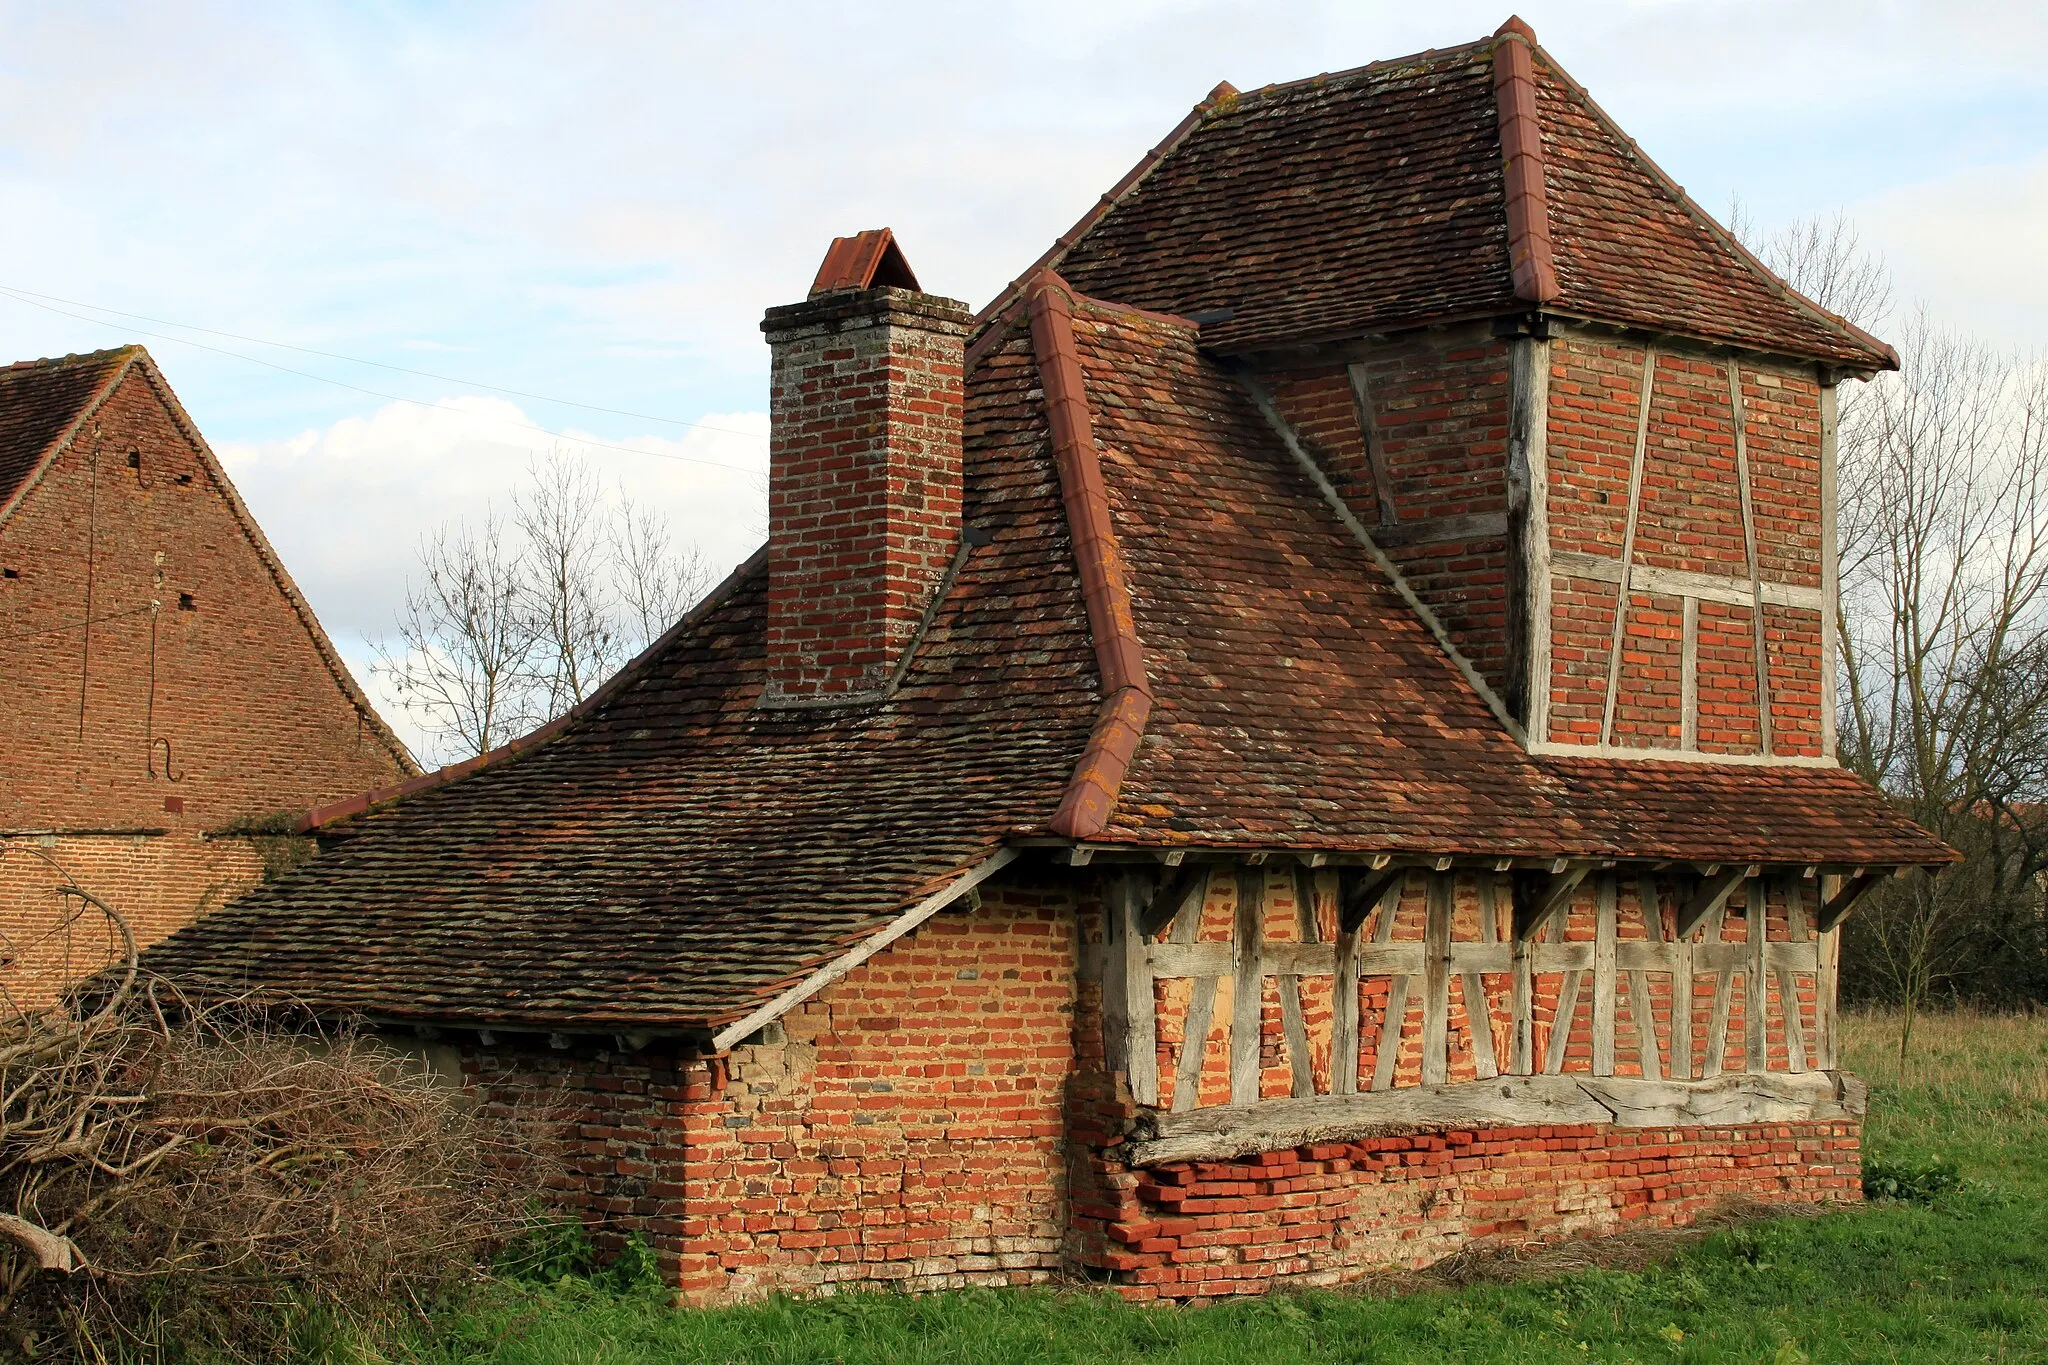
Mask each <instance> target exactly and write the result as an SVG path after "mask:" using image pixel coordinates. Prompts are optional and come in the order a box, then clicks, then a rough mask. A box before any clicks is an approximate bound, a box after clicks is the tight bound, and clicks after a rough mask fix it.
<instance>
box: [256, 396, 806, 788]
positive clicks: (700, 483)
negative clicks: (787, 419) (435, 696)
mask: <svg viewBox="0 0 2048 1365" xmlns="http://www.w3.org/2000/svg"><path fill="white" fill-rule="evenodd" d="M531 426H532V423H531V422H530V420H529V419H528V418H527V416H526V414H525V413H524V412H523V411H522V410H521V409H520V407H519V406H518V405H517V404H515V403H512V402H509V401H507V400H505V399H502V398H486V397H477V396H474V395H466V396H461V397H455V398H449V399H444V400H442V401H441V402H440V403H439V404H438V405H435V406H421V405H416V404H410V403H392V404H389V405H387V406H385V407H382V408H379V409H378V410H377V411H375V412H373V413H371V414H370V415H369V416H368V417H350V418H345V419H343V420H342V421H339V422H335V423H333V424H332V425H330V426H326V427H321V428H318V429H314V430H308V431H303V432H300V433H299V434H298V435H296V436H292V437H289V438H287V439H284V440H279V441H269V442H222V443H218V444H217V445H216V450H217V453H218V454H219V455H220V457H221V462H222V463H223V464H224V465H225V466H226V467H227V470H228V474H229V477H230V478H232V479H233V480H234V482H235V486H236V488H237V489H239V490H240V491H241V494H242V497H243V499H244V500H245V501H246V502H247V503H248V504H249V508H250V510H251V511H252V512H253V513H254V514H255V516H256V520H257V521H258V523H260V524H261V525H262V527H263V528H264V533H265V534H266V535H267V536H268V537H269V538H270V541H271V543H272V544H273V545H275V546H276V547H278V551H279V553H280V554H281V555H282V556H283V558H284V561H285V567H286V569H287V570H288V571H289V572H290V573H291V575H292V577H293V578H294V579H295V580H296V581H297V583H298V585H299V588H300V590H301V591H303V592H304V593H305V594H306V598H307V600H308V601H309V602H311V603H312V605H313V610H314V611H315V612H316V613H317V614H318V615H319V617H320V620H321V623H322V624H323V625H324V626H325V627H326V628H327V631H328V634H329V635H331V636H332V637H333V638H334V642H335V645H336V647H337V648H339V649H340V650H341V651H342V653H343V655H344V656H346V657H347V659H348V662H349V665H350V667H351V668H353V669H354V670H355V672H356V677H357V679H358V680H359V681H360V682H361V683H362V684H363V686H364V687H365V689H367V690H369V691H370V693H371V696H372V698H373V700H375V701H376V703H377V705H378V708H379V710H381V711H382V712H383V714H384V716H385V719H386V720H388V721H390V722H391V723H392V725H393V726H394V727H395V728H397V729H398V730H399V732H400V737H401V738H403V739H405V740H406V741H407V743H409V744H411V745H412V746H413V748H414V749H415V751H418V752H424V751H425V747H426V746H425V745H424V744H423V743H422V742H421V740H422V736H421V735H420V734H419V733H418V732H417V731H416V730H414V729H413V728H412V727H411V726H410V725H409V724H407V722H406V719H405V717H404V715H403V713H402V712H401V710H400V708H399V707H398V706H397V705H396V704H395V701H394V699H393V698H392V697H390V696H389V695H387V694H386V693H385V690H384V689H383V688H382V687H381V686H380V685H379V683H378V681H377V679H376V678H375V677H374V676H373V674H372V671H371V669H370V662H371V660H372V659H373V657H374V653H375V650H374V643H375V642H376V641H377V640H379V639H381V638H383V637H385V636H387V635H388V634H389V633H390V631H391V629H392V626H393V622H394V621H395V619H396V617H397V615H398V611H399V608H400V605H401V604H402V603H403V601H404V597H405V585H406V580H407V577H408V575H411V574H414V573H416V572H417V568H416V566H417V562H418V560H417V554H418V547H419V545H420V542H421V540H422V538H423V537H425V536H427V535H429V534H431V533H432V532H433V531H434V530H435V529H436V528H438V527H440V526H442V525H445V524H447V523H449V522H453V521H456V520H459V519H463V518H468V519H470V520H472V521H473V520H475V519H477V518H479V517H481V516H482V515H483V514H484V512H485V511H486V509H487V508H491V507H496V508H498V509H500V510H503V509H505V508H507V507H509V505H510V503H511V499H512V495H513V493H514V491H515V490H517V489H518V488H519V487H520V486H521V485H522V484H523V483H524V482H525V481H526V477H527V470H528V468H529V466H530V464H531V462H532V461H533V459H534V457H535V456H536V455H540V454H544V453H547V452H550V451H555V450H559V451H562V452H565V453H569V454H572V455H574V456H575V457H577V458H579V459H583V460H586V461H588V462H589V463H590V464H591V466H592V467H593V468H594V469H596V470H597V472H598V473H599V475H600V477H601V478H602V479H603V481H604V483H605V484H606V485H607V486H608V487H611V488H615V489H618V490H621V491H623V492H624V493H625V494H626V495H627V496H629V497H630V498H632V499H633V501H634V502H635V503H637V504H640V505H642V506H645V507H649V508H652V509H654V510H656V511H658V512H660V513H662V514H663V515H665V516H666V517H667V518H668V521H669V524H670V526H671V527H672V528H673V530H674V532H675V534H676V536H677V539H678V540H679V541H681V542H683V543H685V544H691V545H695V546H696V547H697V549H698V550H699V551H700V552H701V553H702V554H703V556H704V558H705V560H706V561H707V563H708V564H709V565H710V566H711V568H712V570H713V572H714V575H715V576H716V577H719V578H722V577H723V576H724V575H725V573H726V571H727V570H729V569H730V568H732V567H733V566H734V565H736V564H738V563H739V562H740V561H741V560H742V559H744V558H746V556H747V555H749V554H751V553H752V552H753V551H754V549H755V548H756V547H757V546H758V545H759V544H760V542H761V539H762V537H763V536H764V535H765V533H766V516H767V499H766V487H767V485H766V477H767V460H768V456H767V450H768V435H767V433H768V418H767V415H766V414H765V413H752V412H740V413H713V414H708V415H707V416H705V417H704V418H703V419H702V425H700V426H698V427H695V428H692V429H690V430H689V431H687V432H686V433H685V434H684V435H682V436H680V437H663V436H635V437H627V438H625V439H622V440H616V441H606V442H601V443H600V442H595V441H594V440H593V439H592V438H590V437H589V436H588V435H587V434H586V433H577V432H568V433H565V434H564V435H562V436H560V437H554V436H551V435H549V434H547V433H545V432H540V431H535V430H532V429H530V428H531ZM619 447H625V448H624V449H621V448H619Z"/></svg>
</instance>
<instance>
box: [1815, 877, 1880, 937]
mask: <svg viewBox="0 0 2048 1365" xmlns="http://www.w3.org/2000/svg"><path fill="white" fill-rule="evenodd" d="M1890 875H1891V873H1890V871H1889V870H1887V871H1883V872H1869V873H1865V874H1864V875H1863V876H1861V877H1851V878H1849V880H1847V881H1845V882H1843V883H1842V886H1841V889H1840V890H1838V891H1836V892H1835V894H1834V895H1832V896H1830V897H1828V899H1827V903H1826V904H1825V905H1823V906H1821V908H1820V918H1819V919H1818V920H1816V921H1815V923H1814V929H1815V931H1816V932H1818V933H1823V934H1825V933H1827V932H1828V931H1829V930H1830V929H1833V928H1835V927H1837V926H1838V925H1840V924H1841V922H1842V921H1843V920H1845V919H1847V918H1848V917H1849V911H1850V910H1852V909H1854V908H1855V906H1856V902H1857V901H1860V900H1862V899H1863V897H1864V894H1865V893H1866V892H1868V891H1869V890H1870V889H1871V888H1872V887H1874V886H1876V885H1877V884H1878V883H1879V882H1881V881H1883V880H1884V879H1885V878H1887V877H1889V876H1890Z"/></svg>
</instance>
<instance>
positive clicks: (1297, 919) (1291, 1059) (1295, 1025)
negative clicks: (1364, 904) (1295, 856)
mask: <svg viewBox="0 0 2048 1365" xmlns="http://www.w3.org/2000/svg"><path fill="white" fill-rule="evenodd" d="M1294 925H1295V937H1296V938H1297V940H1299V941H1300V942H1302V943H1314V942H1316V941H1317V939H1318V938H1319V937H1321V935H1320V933H1319V931H1318V929H1317V925H1316V875H1315V873H1313V872H1311V871H1309V870H1308V869H1307V868H1306V867H1303V866H1301V865H1300V864H1296V865H1295V868H1294ZM1279 989H1280V1025H1281V1028H1282V1030H1283V1031H1284V1032H1285V1034H1286V1036H1287V1066H1288V1070H1289V1071H1290V1072H1291V1073H1292V1074H1291V1080H1292V1082H1293V1085H1292V1091H1293V1094H1294V1098H1296V1099H1298V1100H1304V1099H1308V1098H1309V1097H1311V1096H1313V1095H1314V1094H1315V1093H1316V1073H1315V1063H1314V1060H1313V1059H1312V1058H1311V1057H1310V1056H1309V1053H1308V1024H1307V1022H1306V1020H1304V1019H1303V1017H1302V1009H1301V978H1300V977H1299V976H1298V975H1295V974H1294V973H1291V972H1290V973H1287V974H1285V975H1283V976H1281V977H1280V980H1279Z"/></svg>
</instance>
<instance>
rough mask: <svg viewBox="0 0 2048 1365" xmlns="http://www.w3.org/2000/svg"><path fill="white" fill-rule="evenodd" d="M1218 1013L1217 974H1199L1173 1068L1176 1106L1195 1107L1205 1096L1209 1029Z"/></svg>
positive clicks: (1175, 1110) (1177, 1109)
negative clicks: (1205, 1068)
mask: <svg viewBox="0 0 2048 1365" xmlns="http://www.w3.org/2000/svg"><path fill="white" fill-rule="evenodd" d="M1215 1013H1216V978H1215V977H1213V976H1205V977H1201V978H1199V979H1198V980H1197V981H1196V982H1195V985H1194V991H1193V993H1192V994H1190V995H1189V996H1188V1015H1187V1025H1186V1027H1185V1028H1183V1029H1182V1030H1181V1045H1180V1061H1179V1064H1178V1065H1176V1066H1175V1067H1174V1070H1173V1110H1174V1112H1175V1113H1181V1112H1183V1111H1185V1110H1189V1109H1193V1108H1194V1107H1195V1105H1196V1104H1197V1103H1198V1102H1200V1100H1201V1092H1202V1062H1203V1060H1204V1059H1205V1058H1206V1057H1207V1056H1208V1055H1209V1030H1210V1027H1211V1020H1212V1018H1213V1016H1214V1015H1215Z"/></svg>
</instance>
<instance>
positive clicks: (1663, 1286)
mask: <svg viewBox="0 0 2048 1365" xmlns="http://www.w3.org/2000/svg"><path fill="white" fill-rule="evenodd" d="M1888 1028H1889V1022H1888V1021H1887V1020H1885V1019H1882V1018H1875V1017H1869V1016H1862V1017H1855V1018H1852V1019H1851V1020H1849V1021H1848V1027H1847V1029H1846V1032H1845V1037H1846V1040H1847V1057H1846V1060H1847V1062H1848V1064H1849V1065H1850V1066H1851V1067H1852V1068H1854V1069H1856V1070H1857V1071H1859V1072H1860V1073H1861V1074H1863V1075H1864V1076H1865V1077H1866V1078H1868V1079H1869V1080H1870V1081H1871V1082H1872V1087H1873V1096H1872V1102H1871V1113H1870V1120H1869V1128H1868V1132H1867V1135H1866V1145H1867V1151H1868V1153H1869V1154H1870V1156H1871V1157H1872V1158H1873V1159H1874V1160H1876V1161H1878V1162H1881V1163H1883V1164H1884V1165H1885V1166H1886V1168H1887V1169H1888V1170H1891V1171H1893V1172H1897V1173H1900V1177H1901V1181H1902V1188H1907V1189H1909V1190H1919V1191H1921V1192H1924V1193H1925V1194H1926V1202H1912V1201H1880V1202H1878V1203H1875V1204H1872V1205H1871V1206H1869V1207H1867V1208H1863V1209H1857V1210H1853V1211H1847V1212H1837V1213H1830V1214H1826V1215H1823V1216H1820V1217H1801V1218H1780V1219H1773V1220H1769V1221H1764V1222H1752V1223H1747V1224H1742V1225H1738V1226H1733V1227H1729V1228H1725V1229H1723V1230H1720V1231H1718V1232H1714V1233H1712V1234H1710V1235H1708V1236H1706V1237H1705V1238H1702V1239H1693V1240H1687V1239H1683V1238H1666V1239H1664V1240H1663V1241H1662V1242H1661V1244H1660V1243H1659V1242H1658V1241H1657V1240H1656V1239H1640V1240H1638V1241H1637V1242H1636V1243H1635V1244H1634V1246H1633V1247H1632V1248H1616V1249H1614V1250H1613V1252H1612V1253H1608V1252H1601V1251H1598V1250H1595V1251H1594V1252H1593V1256H1594V1258H1595V1259H1603V1258H1604V1259H1608V1260H1611V1261H1618V1262H1621V1263H1632V1264H1633V1266H1634V1268H1629V1269H1622V1268H1614V1267H1613V1266H1612V1265H1610V1266H1609V1267H1607V1268H1600V1267H1597V1266H1596V1267H1591V1268H1585V1269H1578V1270H1574V1271H1572V1272H1571V1273H1564V1274H1557V1273H1549V1274H1543V1273H1541V1272H1539V1274H1538V1277H1536V1278H1524V1279H1521V1280H1516V1281H1502V1282H1489V1283H1478V1284H1468V1285H1465V1286H1463V1287H1457V1288H1451V1287H1445V1288H1434V1289H1423V1290H1419V1291H1413V1292H1408V1293H1405V1294H1393V1293H1391V1292H1390V1289H1389V1286H1386V1285H1379V1286H1377V1287H1375V1286H1366V1287H1364V1288H1361V1289H1359V1290H1354V1291H1350V1292H1332V1293H1300V1294H1276V1295H1273V1296H1271V1297H1268V1298H1264V1299H1258V1300H1248V1301H1243V1302H1235V1303H1229V1304H1224V1305H1220V1306H1216V1307H1210V1308H1201V1309H1173V1308H1160V1307H1134V1306H1131V1305H1127V1304H1124V1303H1122V1302H1121V1301H1119V1300H1116V1299H1114V1298H1112V1297H1109V1296H1106V1295H1103V1294H1099V1293H1087V1292H1078V1291H1068V1292H1052V1291H1045V1292H1016V1291H1007V1292H1005V1291H988V1292H961V1293H950V1294H934V1295H927V1296H923V1297H911V1296H900V1295H892V1294H883V1293H861V1294H851V1295H846V1296H842V1297H839V1298H834V1299H817V1300H808V1301H797V1300H790V1299H775V1300H770V1301H768V1302H765V1303H761V1304H756V1305H753V1306H749V1307H743V1308H733V1309H724V1310H719V1311H713V1312H686V1311H676V1310H673V1309H670V1308H668V1307H666V1306H665V1305H663V1304H662V1303H660V1302H659V1301H658V1300H657V1299H656V1298H654V1297H652V1296H648V1295H645V1294H640V1295H635V1294H634V1293H632V1292H621V1291H619V1290H617V1289H615V1288H605V1287H600V1286H598V1285H594V1284H591V1283H589V1282H587V1281H583V1280H579V1279H575V1278H569V1279H563V1280H559V1281H557V1282H556V1283H554V1284H552V1285H548V1286H538V1287H535V1286H530V1287H527V1288H523V1289H512V1288H509V1287H508V1288H502V1289H499V1290H496V1291H494V1292H493V1293H491V1294H490V1295H488V1296H486V1297H485V1298H484V1299H483V1300H482V1301H481V1302H479V1303H478V1304H475V1305H472V1306H470V1307H468V1308H466V1309H464V1310H462V1311H459V1312H451V1313H449V1314H447V1315H445V1316H444V1317H442V1318H441V1319H439V1320H438V1321H437V1322H436V1323H435V1324H434V1327H433V1330H432V1331H431V1332H429V1333H426V1334H423V1335H422V1336H419V1337H417V1338H415V1339H413V1340H412V1341H410V1342H409V1343H407V1344H406V1345H405V1347H404V1349H403V1350H401V1351H399V1352H398V1356H399V1358H401V1359H405V1360H410V1361H416V1362H420V1363H421V1365H428V1363H431V1365H457V1363H458V1362H460V1363H461V1365H569V1362H583V1363H586V1365H634V1363H636V1362H649V1363H650V1365H651V1363H652V1362H657V1361H658V1362H664V1365H666V1363H668V1362H682V1361H705V1362H725V1361H736V1362H738V1361H744V1362H775V1363H776V1365H783V1363H784V1362H839V1361H845V1362H885V1361H886V1362H938V1361H947V1362H953V1361H961V1362H991V1363H993V1362H1003V1361H1056V1362H1077V1363H1084V1365H1103V1363H1104V1362H1114V1361H1157V1362H1189V1363H1190V1365H1195V1363H1199V1365H1234V1363H1235V1362H1260V1365H1267V1363H1268V1362H1281V1361H1359V1362H1363V1361H1460V1362H1463V1361H1475V1362H1476V1361H1546V1360H1601V1361H1641V1362H1648V1361H1727V1360H1761V1361H1815V1362H1819V1361H1859V1362H1860V1361H1933V1360H1941V1361H1949V1360H2043V1359H2048V1302H2044V1300H2048V1016H2044V1017H2035V1018H2032V1019H2009V1018H2000V1019H1986V1018H1979V1017H1974V1016H1954V1017H1946V1018H1943V1017H1937V1018H1933V1019H1929V1020H1927V1021H1926V1022H1925V1023H1924V1024H1923V1026H1922V1031H1921V1034H1920V1037H1919V1040H1918V1041H1917V1043H1916V1051H1915V1057H1914V1059H1913V1063H1912V1065H1911V1066H1910V1067H1909V1068H1908V1073H1907V1075H1906V1077H1905V1079H1904V1082H1903V1083H1900V1081H1899V1078H1898V1077H1897V1076H1896V1075H1895V1074H1894V1063H1893V1061H1892V1059H1891V1057H1890V1053H1889V1048H1890V1046H1891V1040H1890V1035H1889V1034H1888V1033H1887V1029H1888ZM1947 1168H1953V1169H1954V1170H1955V1171H1956V1172H1958V1173H1959V1174H1960V1177H1961V1181H1960V1185H1959V1186H1957V1185H1956V1182H1955V1180H1954V1179H1953V1178H1949V1179H1942V1178H1939V1177H1933V1178H1930V1175H1929V1173H1930V1172H1938V1171H1941V1170H1943V1169H1947ZM1943 1186H1948V1187H1950V1188H1946V1189H1943V1188H1941V1187H1943ZM1582 1259H1583V1256H1582ZM1539 1264H1540V1263H1539ZM1552 1264H1553V1265H1555V1264H1557V1262H1556V1261H1555V1260H1553V1261H1552ZM387 1358H389V1357H388V1356H387Z"/></svg>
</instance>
